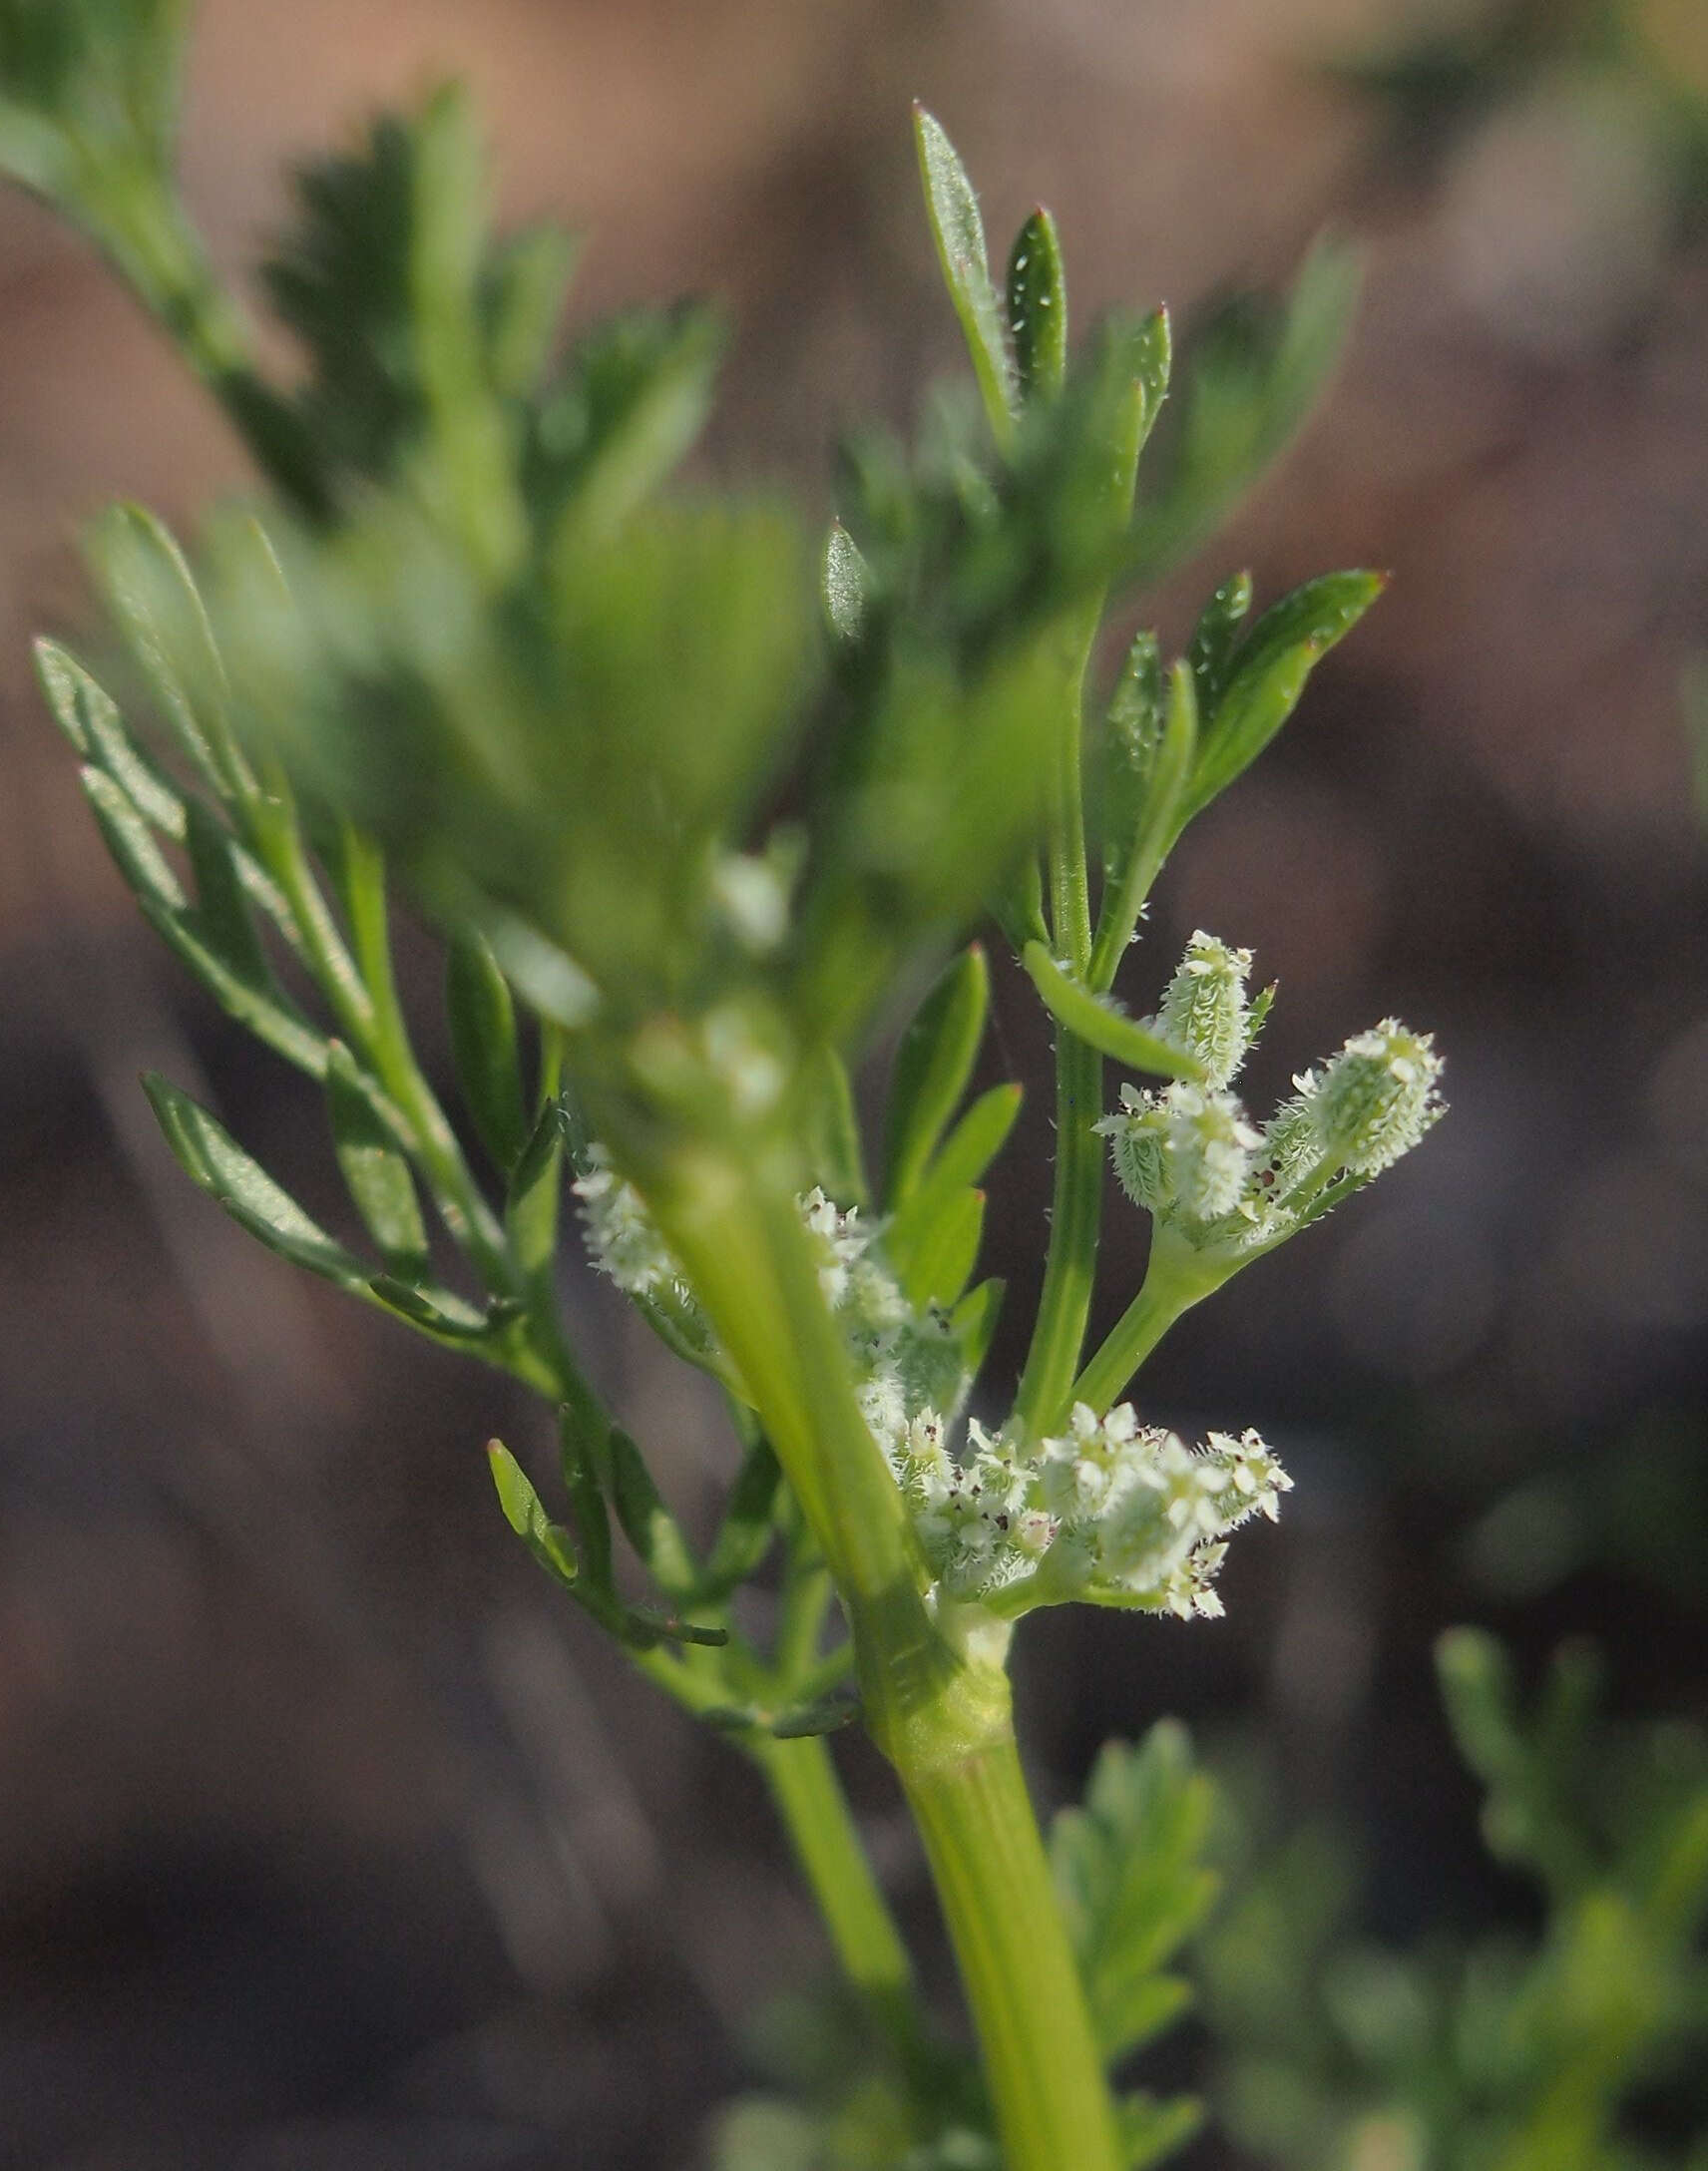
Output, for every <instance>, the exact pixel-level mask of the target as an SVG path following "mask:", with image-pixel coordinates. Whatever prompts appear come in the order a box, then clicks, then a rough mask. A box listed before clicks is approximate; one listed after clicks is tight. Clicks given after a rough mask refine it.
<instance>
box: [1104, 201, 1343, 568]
mask: <svg viewBox="0 0 1708 2171" xmlns="http://www.w3.org/2000/svg"><path fill="white" fill-rule="evenodd" d="M1357 294H1358V258H1357V255H1356V253H1355V252H1354V251H1353V250H1351V249H1349V248H1347V247H1345V246H1343V245H1342V244H1340V243H1338V242H1335V241H1332V240H1328V241H1320V242H1318V244H1317V245H1316V247H1315V248H1314V249H1313V250H1312V251H1311V253H1310V255H1309V256H1308V257H1307V258H1306V259H1305V262H1304V264H1303V265H1302V266H1301V268H1300V271H1299V274H1298V276H1297V278H1296V279H1295V280H1294V283H1293V289H1292V292H1291V294H1290V295H1289V296H1288V298H1287V300H1286V302H1285V303H1284V304H1283V305H1282V306H1281V307H1279V308H1277V307H1275V306H1273V305H1272V304H1269V303H1266V302H1264V301H1262V300H1260V299H1258V298H1257V297H1254V296H1250V295H1243V296H1239V297H1236V299H1235V300H1233V301H1232V302H1230V303H1229V304H1227V306H1226V307H1224V308H1223V309H1222V311H1221V312H1220V313H1219V315H1218V316H1217V317H1216V318H1215V319H1214V320H1213V321H1212V323H1211V324H1210V325H1209V326H1208V327H1207V328H1206V330H1205V331H1204V333H1203V334H1202V335H1201V337H1200V338H1199V340H1198V341H1197V342H1196V344H1195V347H1194V351H1193V354H1192V362H1191V368H1190V370H1189V372H1188V373H1187V386H1186V391H1185V394H1184V397H1183V413H1182V415H1181V417H1180V423H1179V427H1178V429H1177V431H1176V432H1175V433H1174V440H1175V441H1174V447H1173V458H1172V461H1171V463H1170V466H1169V468H1168V472H1167V480H1166V482H1165V484H1164V486H1163V488H1162V489H1161V490H1160V491H1159V492H1158V493H1156V494H1155V495H1153V496H1151V497H1149V498H1147V499H1146V500H1144V501H1143V502H1141V504H1140V505H1139V508H1138V511H1137V514H1136V516H1135V518H1134V521H1133V525H1132V531H1131V535H1130V537H1129V541H1128V550H1127V561H1126V578H1127V579H1129V580H1139V579H1143V580H1154V579H1155V578H1156V577H1157V575H1158V574H1160V573H1162V572H1163V571H1165V570H1166V569H1167V568H1168V567H1169V566H1171V565H1173V564H1175V563H1177V562H1178V561H1179V560H1180V559H1181V558H1182V557H1184V556H1185V555H1186V554H1187V552H1189V551H1190V550H1191V549H1193V548H1194V547H1195V545H1196V544H1197V543H1198V542H1199V541H1200V540H1201V539H1202V537H1203V536H1204V535H1205V534H1206V533H1207V532H1208V531H1209V530H1210V529H1211V528H1212V527H1214V526H1215V525H1216V523H1217V522H1218V521H1219V520H1221V519H1222V518H1223V517H1224V515H1225V514H1226V513H1227V512H1228V511H1229V510H1230V508H1231V507H1232V506H1233V505H1234V504H1235V503H1236V501H1237V500H1238V499H1239V498H1240V497H1241V496H1243V495H1244V493H1245V492H1246V490H1248V489H1249V488H1250V486H1251V485H1252V483H1253V482H1255V481H1256V479H1257V477H1258V476H1259V475H1260V474H1261V473H1262V472H1263V470H1264V469H1265V468H1266V467H1267V466H1268V465H1269V464H1270V462H1271V461H1272V460H1274V459H1275V457H1276V456H1277V455H1278V454H1279V453H1280V452H1281V451H1282V450H1283V448H1284V447H1285V446H1286V444H1287V443H1288V441H1289V440H1290V439H1291V437H1292V436H1293V434H1294V433H1295V431H1296V430H1297V429H1298V428H1299V426H1300V424H1301V423H1302V422H1303V421H1304V419H1305V417H1306V416H1307V414H1308V413H1309V412H1310V409H1311V406H1312V403H1313V402H1314V400H1315V398H1316V395H1317V393H1318V392H1319V391H1320V390H1321V388H1322V386H1323V384H1324V383H1325V382H1326V380H1327V377H1328V374H1329V371H1330V370H1331V369H1332V368H1333V366H1334V363H1335V361H1336V359H1337V357H1338V355H1339V353H1340V349H1341V346H1342V343H1343V341H1344V339H1345V336H1346V333H1347V330H1348V328H1349V326H1350V324H1351V321H1352V313H1353V307H1354V304H1355V302H1356V299H1357Z"/></svg>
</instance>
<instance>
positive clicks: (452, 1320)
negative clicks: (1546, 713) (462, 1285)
mask: <svg viewBox="0 0 1708 2171" xmlns="http://www.w3.org/2000/svg"><path fill="white" fill-rule="evenodd" d="M368 1290H369V1292H370V1294H371V1295H372V1296H373V1298H374V1300H375V1302H376V1303H378V1304H379V1305H381V1306H382V1307H383V1308H384V1309H385V1310H386V1311H388V1312H391V1313H393V1314H394V1315H395V1316H396V1317H397V1318H399V1319H401V1320H404V1321H405V1322H407V1324H408V1325H410V1326H412V1327H419V1328H420V1330H421V1332H422V1333H423V1334H426V1335H430V1336H432V1337H433V1338H434V1339H435V1340H437V1341H442V1342H448V1343H450V1344H451V1345H452V1346H453V1347H462V1348H467V1347H468V1345H469V1344H470V1343H473V1342H486V1341H491V1340H493V1339H494V1338H495V1337H496V1336H497V1335H499V1334H500V1333H501V1332H502V1331H503V1330H504V1329H505V1328H507V1327H508V1326H509V1325H510V1324H511V1323H512V1321H513V1320H514V1319H515V1318H516V1316H517V1307H516V1305H515V1304H514V1303H513V1302H509V1301H505V1302H501V1303H494V1304H492V1305H489V1306H488V1307H487V1309H486V1310H484V1311H483V1310H481V1309H480V1308H479V1307H478V1306H477V1305H473V1304H470V1303H468V1302H467V1301H466V1300H465V1299H464V1298H462V1297H460V1296H458V1295H457V1294H456V1293H455V1291H453V1290H450V1289H441V1288H439V1287H437V1286H435V1285H431V1284H430V1285H428V1286H425V1287H419V1286H417V1285H416V1284H414V1283H412V1282H407V1281H401V1280H399V1278H398V1277H397V1276H396V1275H395V1274H374V1275H370V1276H369V1279H368Z"/></svg>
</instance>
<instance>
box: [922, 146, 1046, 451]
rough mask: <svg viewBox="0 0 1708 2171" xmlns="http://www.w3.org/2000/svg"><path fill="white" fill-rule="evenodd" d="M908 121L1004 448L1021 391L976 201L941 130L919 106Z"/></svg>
mask: <svg viewBox="0 0 1708 2171" xmlns="http://www.w3.org/2000/svg"><path fill="white" fill-rule="evenodd" d="M913 119H914V138H915V141H916V143H917V146H918V149H919V171H920V176H921V179H922V180H923V181H924V184H925V208H926V214H927V217H928V218H929V220H930V223H931V231H932V237H933V238H934V239H935V241H936V243H937V254H938V259H939V261H940V262H941V263H942V266H943V276H944V280H945V282H946V283H947V285H948V288H949V296H950V299H951V300H952V301H953V302H954V304H955V313H956V315H957V316H959V317H960V319H961V329H962V331H963V332H964V333H965V335H966V339H967V350H968V352H969V353H970V354H971V356H972V358H973V371H974V374H975V375H976V376H977V378H978V380H979V389H980V391H981V392H982V393H983V394H984V399H985V412H986V413H987V414H988V415H989V417H990V422H991V429H992V432H993V434H994V435H995V437H996V440H997V443H998V444H999V445H1003V446H1006V445H1008V444H1009V443H1010V441H1011V440H1012V438H1013V436H1014V422H1015V415H1016V413H1017V412H1018V411H1019V406H1020V387H1019V384H1018V382H1017V380H1016V376H1015V365H1014V357H1013V356H1012V355H1011V354H1010V353H1009V349H1008V342H1007V340H1006V339H1005V337H1004V335H1003V317H1002V307H1001V304H1000V303H999V301H998V299H997V290H996V288H995V286H993V285H992V283H991V266H990V260H989V257H988V255H987V253H986V248H985V223H984V220H983V219H982V218H981V217H979V200H978V198H977V197H976V196H975V195H974V194H973V185H972V183H971V182H970V181H969V180H968V179H967V170H966V168H965V167H964V166H963V165H962V164H961V161H960V158H959V157H958V156H957V154H956V150H955V146H954V145H953V144H952V143H951V142H950V141H949V138H948V136H947V135H946V134H945V133H944V130H943V127H942V124H941V123H940V122H938V121H937V120H935V119H934V118H933V116H932V115H931V114H929V113H927V112H926V110H925V108H924V107H923V106H915V108H914V109H913Z"/></svg>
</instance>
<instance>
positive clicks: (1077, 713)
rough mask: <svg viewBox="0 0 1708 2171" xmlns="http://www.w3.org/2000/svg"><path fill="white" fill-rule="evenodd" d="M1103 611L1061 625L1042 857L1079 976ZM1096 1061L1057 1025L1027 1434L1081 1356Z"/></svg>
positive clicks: (1021, 1410) (1037, 1426) (1056, 927)
mask: <svg viewBox="0 0 1708 2171" xmlns="http://www.w3.org/2000/svg"><path fill="white" fill-rule="evenodd" d="M1101 613H1102V601H1101V598H1100V597H1099V598H1098V599H1097V601H1096V603H1095V605H1094V606H1093V607H1092V608H1091V609H1090V610H1089V611H1088V612H1086V613H1085V614H1084V615H1083V616H1082V617H1081V616H1079V615H1075V617H1074V619H1073V621H1072V622H1071V625H1070V626H1069V627H1068V628H1067V631H1066V639H1067V644H1068V654H1069V658H1070V662H1069V668H1068V674H1067V701H1066V711H1065V713H1064V715H1063V717H1062V719H1061V722H1060V726H1059V732H1058V740H1057V758H1056V767H1055V773H1054V776H1053V778H1052V782H1051V800H1050V826H1049V834H1048V838H1047V858H1048V862H1049V876H1050V913H1051V923H1052V925H1051V934H1052V939H1053V943H1054V946H1055V951H1056V955H1057V956H1058V957H1059V958H1060V959H1061V960H1062V961H1063V962H1064V963H1065V964H1066V965H1067V966H1068V967H1069V968H1070V970H1071V971H1072V972H1073V973H1074V974H1075V975H1077V976H1078V977H1079V978H1080V979H1083V978H1084V975H1085V973H1086V971H1087V970H1088V968H1089V965H1090V960H1091V900H1090V883H1089V878H1088V875H1087V873H1086V867H1085V817H1084V805H1083V793H1082V789H1081V784H1080V776H1079V739H1080V732H1081V711H1082V706H1083V700H1084V680H1085V669H1086V665H1087V663H1088V662H1089V659H1090V652H1091V644H1092V641H1093V639H1094V638H1095V635H1096V629H1097V621H1098V619H1099V618H1100V616H1101ZM1102 1093H1103V1065H1102V1058H1101V1057H1100V1056H1099V1055H1098V1054H1097V1053H1096V1051H1095V1050H1094V1049H1091V1048H1087V1047H1086V1046H1085V1045H1084V1043H1083V1042H1082V1041H1077V1040H1075V1039H1074V1038H1073V1036H1072V1035H1071V1034H1070V1033H1069V1032H1068V1031H1067V1028H1066V1027H1065V1026H1058V1028H1057V1031H1056V1175H1055V1190H1054V1199H1053V1203H1052V1206H1051V1220H1050V1250H1049V1256H1048V1258H1047V1260H1046V1264H1045V1270H1044V1290H1043V1294H1042V1296H1041V1297H1040V1299H1039V1307H1038V1318H1037V1322H1036V1324H1035V1325H1034V1328H1033V1335H1032V1345H1031V1347H1030V1349H1029V1350H1028V1351H1027V1359H1026V1367H1025V1370H1024V1371H1023V1373H1022V1375H1021V1383H1020V1392H1019V1395H1018V1397H1017V1399H1016V1403H1015V1417H1016V1419H1017V1420H1018V1421H1019V1423H1020V1425H1021V1426H1022V1427H1023V1428H1024V1429H1025V1431H1027V1432H1028V1433H1029V1434H1031V1435H1032V1436H1033V1437H1034V1438H1037V1437H1040V1435H1041V1434H1042V1433H1044V1432H1047V1431H1048V1430H1049V1429H1050V1428H1051V1426H1053V1425H1054V1424H1055V1423H1057V1422H1058V1420H1059V1418H1060V1416H1061V1415H1062V1413H1063V1411H1064V1410H1065V1408H1066V1398H1067V1389H1068V1386H1069V1384H1070V1383H1071V1381H1072V1378H1073V1368H1074V1367H1075V1365H1077V1363H1078V1362H1079V1351H1080V1348H1081V1346H1082V1344H1083V1342H1084V1339H1085V1321H1086V1319H1087V1317H1088V1316H1089V1313H1090V1309H1091V1287H1092V1283H1093V1281H1094V1279H1095V1276H1096V1266H1097V1230H1098V1224H1099V1222H1100V1220H1101V1217H1102V1200H1103V1156H1102V1150H1101V1147H1100V1145H1099V1142H1098V1140H1097V1136H1096V1134H1095V1132H1094V1131H1093V1130H1092V1128H1091V1125H1092V1124H1093V1123H1094V1122H1095V1121H1096V1120H1097V1118H1098V1116H1099V1115H1101V1113H1102Z"/></svg>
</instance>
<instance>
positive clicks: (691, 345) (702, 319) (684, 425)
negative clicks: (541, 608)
mask: <svg viewBox="0 0 1708 2171" xmlns="http://www.w3.org/2000/svg"><path fill="white" fill-rule="evenodd" d="M724 345H725V332H724V327H723V322H722V319H721V318H720V317H719V316H718V315H717V313H716V312H715V311H714V310H711V309H708V308H706V307H704V306H703V305H696V304H682V305H680V306H678V307H676V308H674V309H634V310H630V311H628V312H626V313H625V314H623V315H621V316H617V317H613V318H611V319H610V320H609V321H608V322H607V323H604V324H602V325H599V326H597V327H596V328H595V329H594V330H593V331H592V332H590V333H589V334H588V336H587V337H586V338H585V339H583V340H582V341H581V342H580V343H579V344H578V346H577V348H576V350H575V353H574V355H573V356H572V357H571V366H570V369H569V372H568V374H567V376H566V379H565V382H564V384H563V387H562V388H561V390H559V391H557V392H556V393H554V395H553V397H552V400H551V402H550V404H549V405H548V407H547V409H546V411H545V412H544V414H543V415H542V417H541V421H540V436H541V439H542V441H543V453H542V462H543V472H542V478H541V485H542V489H543V490H544V491H549V492H550V495H551V497H552V499H553V500H554V502H557V501H562V504H563V508H564V510H563V514H562V518H561V522H560V526H559V530H558V534H557V538H556V541H555V544H554V552H555V555H556V557H557V558H558V560H559V561H561V562H563V563H565V564H567V565H570V566H572V567H573V565H574V564H575V563H576V562H578V561H579V560H580V559H581V558H582V557H584V556H585V554H586V553H587V552H588V551H590V550H597V549H598V548H599V547H600V546H601V545H602V544H603V543H604V542H605V541H607V539H608V538H609V537H610V536H612V535H613V534H614V533H615V532H616V530H617V529H618V528H619V527H621V526H622V525H623V523H624V522H625V521H626V520H627V519H628V518H629V517H630V515H631V514H632V513H634V512H635V511H636V510H637V508H638V507H640V505H642V504H643V503H644V502H645V500H646V499H647V498H649V497H650V496H651V495H652V493H653V492H654V491H655V490H656V488H657V486H658V485H659V484H660V483H661V482H662V481H663V480H664V479H665V477H666V476H668V475H669V474H670V473H671V471H672V470H673V469H674V468H675V467H676V466H677V464H678V463H679V462H680V460H681V459H682V457H683V455H684V454H685V453H686V452H687V451H688V450H689V448H690V447H691V446H692V445H693V443H694V441H695V439H696V438H697V437H698V436H699V434H700V431H701V430H702V429H703V427H704V425H705V419H706V416H707V414H708V413H709V412H710V410H711V403H712V396H713V393H714V391H715V389H716V382H717V370H718V365H719V363H720V362H721V361H722V359H723V349H724Z"/></svg>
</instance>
